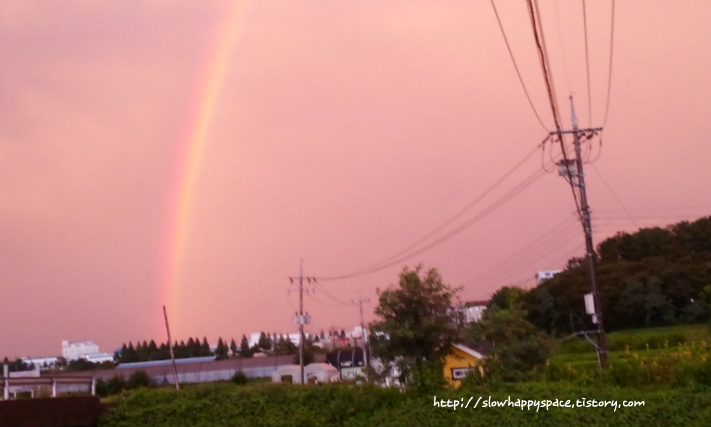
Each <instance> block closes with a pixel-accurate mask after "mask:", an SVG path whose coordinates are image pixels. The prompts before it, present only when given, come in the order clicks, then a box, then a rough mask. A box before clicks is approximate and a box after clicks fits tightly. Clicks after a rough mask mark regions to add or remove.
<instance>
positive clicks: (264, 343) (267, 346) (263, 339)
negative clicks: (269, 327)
mask: <svg viewBox="0 0 711 427" xmlns="http://www.w3.org/2000/svg"><path fill="white" fill-rule="evenodd" d="M257 346H258V347H259V348H261V349H262V350H271V349H272V343H271V340H270V339H269V338H267V334H265V333H264V331H262V332H261V333H260V334H259V341H257Z"/></svg>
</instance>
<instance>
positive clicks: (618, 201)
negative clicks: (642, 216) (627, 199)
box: [590, 164, 639, 227]
mask: <svg viewBox="0 0 711 427" xmlns="http://www.w3.org/2000/svg"><path fill="white" fill-rule="evenodd" d="M590 166H592V168H593V170H594V171H595V173H596V174H597V176H598V177H599V178H600V180H601V181H602V183H603V184H605V187H607V189H608V191H610V194H612V197H614V198H615V200H617V203H618V204H619V205H620V207H621V208H622V210H623V211H625V213H626V214H627V217H628V218H629V219H630V220H632V222H633V223H634V225H635V226H637V227H639V225H638V224H637V221H635V219H634V218H633V217H632V214H630V212H629V211H628V210H627V208H626V207H625V205H624V203H622V200H620V198H619V197H617V194H615V192H614V191H612V187H610V184H608V183H607V181H606V180H605V178H603V176H602V174H601V173H600V171H598V170H597V168H596V167H595V165H594V164H592V165H590Z"/></svg>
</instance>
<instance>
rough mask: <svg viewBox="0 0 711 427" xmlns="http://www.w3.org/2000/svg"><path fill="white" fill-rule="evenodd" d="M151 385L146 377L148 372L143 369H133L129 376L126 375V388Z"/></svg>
mask: <svg viewBox="0 0 711 427" xmlns="http://www.w3.org/2000/svg"><path fill="white" fill-rule="evenodd" d="M150 386H151V380H150V378H149V377H148V374H147V373H146V371H144V370H138V371H135V372H134V373H132V374H131V376H130V377H128V388H130V389H135V388H141V387H146V388H147V387H150Z"/></svg>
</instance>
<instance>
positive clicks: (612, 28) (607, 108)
mask: <svg viewBox="0 0 711 427" xmlns="http://www.w3.org/2000/svg"><path fill="white" fill-rule="evenodd" d="M610 16H611V17H610V61H609V69H608V72H607V101H605V116H604V118H603V120H602V127H603V128H604V127H605V125H606V124H607V113H608V112H609V111H610V88H612V46H613V41H614V39H615V0H612V12H611V14H610Z"/></svg>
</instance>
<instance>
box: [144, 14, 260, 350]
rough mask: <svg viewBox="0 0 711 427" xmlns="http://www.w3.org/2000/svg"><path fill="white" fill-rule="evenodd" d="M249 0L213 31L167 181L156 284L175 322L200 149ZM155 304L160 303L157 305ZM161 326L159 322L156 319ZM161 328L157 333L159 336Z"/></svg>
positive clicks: (179, 302)
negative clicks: (160, 276)
mask: <svg viewBox="0 0 711 427" xmlns="http://www.w3.org/2000/svg"><path fill="white" fill-rule="evenodd" d="M249 3H250V2H249V1H244V2H238V1H229V2H228V5H227V10H226V11H225V13H223V15H222V17H223V18H222V19H221V22H220V25H219V26H218V28H217V30H216V31H215V37H214V40H215V42H214V43H213V48H212V50H211V51H210V53H209V56H208V62H207V64H206V66H205V68H204V71H203V75H202V76H201V78H200V79H199V84H198V85H197V87H196V90H195V96H194V97H193V100H194V101H192V102H191V103H190V109H189V114H188V120H187V121H186V123H187V126H186V128H185V132H184V133H183V137H181V138H180V140H181V141H182V142H181V146H180V152H179V154H178V157H177V163H176V165H177V166H176V175H175V177H174V179H173V180H171V182H174V183H177V185H176V187H174V189H173V192H172V195H171V197H170V201H169V213H168V222H167V227H168V230H167V235H168V244H167V248H166V252H167V256H166V261H165V267H164V284H163V286H162V287H161V295H160V301H161V304H164V303H166V302H167V304H166V305H167V307H168V314H169V316H170V315H172V318H175V319H176V321H177V324H179V323H180V313H181V312H182V310H181V303H182V302H183V295H182V291H183V288H184V283H183V273H184V266H185V259H186V254H187V249H188V243H189V238H190V225H191V223H192V214H193V209H192V205H193V201H194V198H195V191H196V188H197V180H198V176H199V175H200V169H201V167H202V163H203V158H204V155H205V150H206V147H207V143H208V139H209V136H210V128H211V124H212V118H213V115H214V113H215V109H216V106H217V101H218V98H219V95H220V89H221V88H222V85H223V83H224V81H225V77H226V76H227V71H228V69H229V64H230V55H231V52H232V48H233V46H234V44H235V43H236V41H237V39H238V36H239V33H240V30H241V29H242V28H243V25H242V24H243V20H244V17H245V15H246V11H247V9H248V6H249ZM158 307H160V305H158ZM160 330H161V331H162V330H164V326H163V323H162V319H161V323H160ZM161 335H162V333H161V334H160V335H158V336H161Z"/></svg>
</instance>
